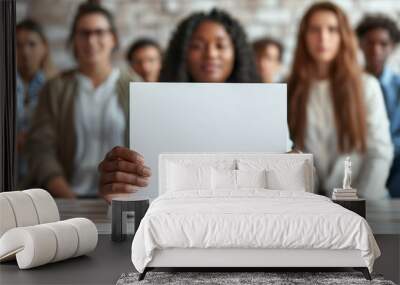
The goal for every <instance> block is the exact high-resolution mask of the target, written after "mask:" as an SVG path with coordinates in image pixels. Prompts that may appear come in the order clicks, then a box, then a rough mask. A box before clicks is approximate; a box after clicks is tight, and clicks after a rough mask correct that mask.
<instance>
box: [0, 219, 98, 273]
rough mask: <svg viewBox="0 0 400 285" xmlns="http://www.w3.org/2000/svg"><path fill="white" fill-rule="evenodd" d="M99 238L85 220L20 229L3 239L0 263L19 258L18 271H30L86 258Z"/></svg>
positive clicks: (92, 226)
mask: <svg viewBox="0 0 400 285" xmlns="http://www.w3.org/2000/svg"><path fill="white" fill-rule="evenodd" d="M97 238H98V237H97V229H96V226H95V225H94V224H93V222H92V221H90V220H88V219H84V218H76V219H70V220H65V221H58V222H54V223H49V224H43V225H35V226H29V227H18V228H14V229H11V230H9V231H7V232H6V233H5V234H4V235H3V236H2V237H1V238H0V261H5V260H10V259H13V258H14V257H16V259H17V263H18V266H19V268H20V269H28V268H32V267H36V266H40V265H43V264H46V263H50V262H56V261H60V260H64V259H67V258H71V257H76V256H79V255H83V254H86V253H88V252H90V251H92V250H93V249H95V248H96V245H97Z"/></svg>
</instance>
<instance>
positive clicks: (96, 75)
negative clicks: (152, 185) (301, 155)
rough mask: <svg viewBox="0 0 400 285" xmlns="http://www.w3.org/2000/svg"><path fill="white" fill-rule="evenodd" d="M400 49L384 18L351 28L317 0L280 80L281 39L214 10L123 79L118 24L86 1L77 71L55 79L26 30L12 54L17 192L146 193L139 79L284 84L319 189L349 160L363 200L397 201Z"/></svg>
mask: <svg viewBox="0 0 400 285" xmlns="http://www.w3.org/2000/svg"><path fill="white" fill-rule="evenodd" d="M399 41H400V31H399V28H398V27H397V25H396V23H395V22H394V21H393V20H392V19H390V18H389V17H387V16H384V15H381V14H376V15H367V16H365V17H364V18H363V19H362V20H361V22H360V23H359V24H358V26H357V28H356V29H353V28H352V27H351V25H350V23H349V21H348V18H347V16H346V14H345V13H344V11H343V10H342V9H341V8H340V7H338V6H337V5H336V4H334V3H331V2H319V3H316V4H313V5H311V6H310V7H309V8H308V10H307V11H306V13H305V14H304V16H303V17H302V19H301V22H300V24H299V30H298V35H297V44H296V48H295V50H294V55H293V63H292V67H291V69H290V72H289V74H288V75H287V77H283V76H281V71H280V70H281V67H282V62H283V54H284V48H283V45H282V44H281V43H280V42H279V41H277V40H276V39H273V38H263V39H260V40H257V41H255V42H254V43H253V44H250V43H249V41H248V39H247V35H246V33H245V31H244V29H243V27H242V25H241V24H240V22H238V21H237V20H236V19H235V18H233V17H232V16H231V15H230V14H229V13H227V12H225V11H222V10H218V9H213V10H211V11H210V12H196V13H192V14H191V15H189V16H188V17H186V18H185V19H183V20H182V21H181V22H180V23H179V24H178V26H177V27H176V29H175V31H174V32H173V34H172V35H171V39H170V41H169V44H168V46H167V48H166V49H165V50H164V51H163V50H162V49H161V47H160V45H159V44H158V43H157V42H156V41H154V40H152V39H150V38H142V39H139V40H137V41H135V42H134V43H133V44H132V45H131V46H130V47H129V49H128V50H127V52H126V60H127V63H128V65H129V66H130V68H129V69H128V70H121V69H118V68H116V67H114V66H113V63H112V54H113V52H114V51H115V50H116V49H118V46H119V40H118V32H117V29H116V26H115V22H114V17H113V15H112V14H111V13H110V12H109V11H108V10H107V9H105V8H104V7H102V6H100V5H99V4H93V3H83V4H82V5H80V7H79V8H78V10H77V12H76V15H75V17H74V20H73V23H72V26H71V30H70V34H69V37H68V39H67V45H68V47H69V48H70V49H71V51H72V53H73V55H74V57H75V60H76V66H75V68H73V69H71V70H67V71H62V72H57V71H56V69H55V68H54V65H53V64H52V62H51V59H50V50H49V44H48V42H47V39H46V37H45V35H44V33H43V30H42V28H41V26H40V25H39V24H38V23H37V22H35V21H33V20H24V21H22V22H20V23H18V24H17V44H16V46H17V71H18V72H17V108H18V109H17V133H18V135H17V150H18V177H19V179H18V181H19V184H20V187H21V188H26V187H33V186H36V187H43V188H45V189H47V190H48V191H49V192H50V193H51V194H52V195H54V196H55V197H64V198H73V197H90V196H96V195H98V194H100V195H102V196H103V197H105V198H106V199H109V198H110V197H112V196H113V195H115V194H118V193H125V192H134V191H137V189H138V188H139V187H141V186H145V185H146V184H147V182H148V177H149V176H150V175H151V170H150V169H149V168H148V167H146V166H145V158H143V157H142V156H141V155H140V154H138V153H136V152H135V151H134V150H129V149H128V148H127V146H128V145H129V144H128V138H129V136H128V132H129V127H128V124H129V82H131V81H147V82H157V81H160V82H216V83H222V82H231V83H261V82H265V83H273V82H286V83H287V84H288V125H289V130H290V136H291V139H292V140H293V143H294V148H295V151H303V152H308V153H312V154H313V155H314V161H315V167H316V173H317V179H316V183H317V189H318V191H319V192H320V193H324V194H327V193H329V191H330V190H331V189H333V188H334V187H339V186H340V185H341V180H342V178H343V161H344V159H345V157H347V156H350V157H351V159H352V161H353V180H354V185H353V186H354V187H356V188H357V189H358V191H359V194H360V196H362V197H365V198H367V199H377V198H384V197H389V195H390V196H392V197H400V105H399V102H398V100H399V97H400V75H398V74H396V73H394V72H393V71H392V70H390V68H388V66H387V59H388V57H389V56H390V54H391V52H392V51H393V50H394V48H395V46H396V44H397V43H398V42H399ZM359 47H360V48H361V50H362V51H363V53H364V55H365V66H363V65H361V64H360V63H359V62H358V58H357V54H358V50H359ZM266 96H273V95H272V94H266ZM249 127H251V126H249ZM115 146H120V147H115ZM98 191H99V192H98Z"/></svg>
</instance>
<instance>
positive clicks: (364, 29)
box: [356, 14, 400, 44]
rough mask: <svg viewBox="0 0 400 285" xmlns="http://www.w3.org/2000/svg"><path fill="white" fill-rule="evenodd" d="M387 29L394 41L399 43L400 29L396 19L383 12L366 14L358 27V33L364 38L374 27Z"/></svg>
mask: <svg viewBox="0 0 400 285" xmlns="http://www.w3.org/2000/svg"><path fill="white" fill-rule="evenodd" d="M379 28H380V29H384V30H386V31H387V32H388V33H389V35H390V38H391V39H392V42H393V43H394V44H398V43H399V42H400V30H399V28H398V26H397V24H396V22H395V21H393V20H392V19H390V18H389V17H387V16H385V15H383V14H368V15H366V16H365V17H364V18H363V19H362V20H361V22H360V23H359V24H358V26H357V28H356V33H357V36H358V38H359V39H362V38H363V37H364V35H365V34H366V33H368V32H369V31H371V30H374V29H379Z"/></svg>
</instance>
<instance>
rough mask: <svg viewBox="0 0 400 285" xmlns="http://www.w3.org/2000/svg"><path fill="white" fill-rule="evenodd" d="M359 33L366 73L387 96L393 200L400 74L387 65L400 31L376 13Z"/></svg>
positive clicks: (399, 181)
mask: <svg viewBox="0 0 400 285" xmlns="http://www.w3.org/2000/svg"><path fill="white" fill-rule="evenodd" d="M356 32H357V35H358V38H359V40H360V46H361V49H362V51H363V53H364V56H365V68H366V71H367V72H368V73H370V74H372V75H374V76H375V77H376V78H377V79H378V80H379V83H380V85H381V88H382V93H383V95H384V99H385V105H386V110H387V114H388V117H389V120H390V132H391V136H392V142H393V145H394V151H395V153H394V160H393V164H392V168H391V170H390V174H389V178H388V181H387V187H388V189H389V192H390V195H391V197H400V74H396V73H395V72H394V71H393V70H391V69H390V67H389V66H388V65H387V59H388V57H389V56H390V54H391V53H392V52H393V50H394V48H395V47H396V45H397V44H398V43H399V42H400V30H399V28H398V26H397V25H396V22H395V21H393V20H392V19H390V18H389V17H387V16H385V15H382V14H373V15H367V16H366V17H364V19H362V20H361V22H360V23H359V25H358V27H357V29H356Z"/></svg>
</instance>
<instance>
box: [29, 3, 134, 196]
mask: <svg viewBox="0 0 400 285" xmlns="http://www.w3.org/2000/svg"><path fill="white" fill-rule="evenodd" d="M68 44H69V45H70V46H71V47H72V50H73V53H74V56H75V59H76V61H77V67H76V69H74V70H70V71H67V72H63V73H62V74H60V75H59V76H57V77H56V78H54V79H53V80H50V81H49V82H48V83H47V84H46V85H45V86H44V88H43V90H42V93H41V95H40V99H39V103H38V107H37V109H36V113H35V116H34V119H33V123H32V128H31V130H30V132H29V135H28V142H27V144H28V160H29V168H30V171H29V174H30V181H29V182H30V186H40V187H44V188H46V189H48V190H49V192H50V193H51V194H52V195H54V196H56V197H63V198H73V197H77V196H78V197H80V196H86V197H87V196H95V195H96V194H97V181H98V177H97V163H98V161H100V160H101V159H102V158H103V157H104V154H105V153H106V151H107V150H108V149H110V148H111V147H112V146H113V145H116V144H117V145H121V144H122V145H127V138H128V136H127V130H126V128H125V126H126V123H125V122H126V119H127V116H128V94H129V92H128V86H129V84H128V83H129V82H130V81H136V80H137V77H136V76H135V75H132V74H129V75H128V74H124V73H122V72H120V71H119V70H118V69H116V68H113V66H112V63H111V55H112V52H113V50H115V49H116V48H117V47H118V36H117V32H116V28H115V24H114V19H113V16H112V15H111V13H110V12H109V11H107V10H106V9H104V8H103V7H101V6H99V5H97V4H93V3H85V4H82V5H81V6H80V7H79V9H78V11H77V14H76V15H75V18H74V21H73V24H72V29H71V33H70V37H69V40H68Z"/></svg>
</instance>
